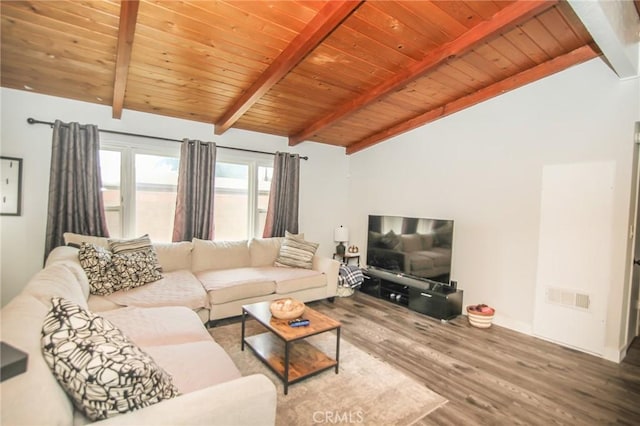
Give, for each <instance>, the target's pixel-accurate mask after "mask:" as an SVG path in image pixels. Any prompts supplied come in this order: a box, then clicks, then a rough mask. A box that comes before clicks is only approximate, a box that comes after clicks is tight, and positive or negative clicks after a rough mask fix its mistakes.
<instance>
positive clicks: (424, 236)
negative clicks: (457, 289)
mask: <svg viewBox="0 0 640 426" xmlns="http://www.w3.org/2000/svg"><path fill="white" fill-rule="evenodd" d="M452 249H453V220H442V219H427V218H415V217H401V216H375V215H369V228H368V234H367V267H369V268H374V269H379V270H382V271H385V272H391V273H394V274H397V275H402V276H406V277H409V278H416V279H420V280H425V281H432V282H436V283H442V284H447V285H448V284H449V282H450V280H451V257H452Z"/></svg>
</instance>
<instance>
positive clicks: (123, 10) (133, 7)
mask: <svg viewBox="0 0 640 426" xmlns="http://www.w3.org/2000/svg"><path fill="white" fill-rule="evenodd" d="M138 6H139V2H138V0H124V1H122V2H121V3H120V23H119V27H118V48H117V51H116V72H115V79H114V82H113V107H112V109H113V118H117V119H120V117H122V108H123V107H124V94H125V92H126V90H127V77H128V75H129V63H130V62H131V48H132V47H133V36H134V34H135V32H136V21H137V20H138Z"/></svg>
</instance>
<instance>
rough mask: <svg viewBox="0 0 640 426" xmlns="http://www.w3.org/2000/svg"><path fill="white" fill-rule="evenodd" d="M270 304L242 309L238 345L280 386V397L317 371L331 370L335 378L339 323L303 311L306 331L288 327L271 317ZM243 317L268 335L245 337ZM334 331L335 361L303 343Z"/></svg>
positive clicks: (309, 344) (302, 328)
mask: <svg viewBox="0 0 640 426" xmlns="http://www.w3.org/2000/svg"><path fill="white" fill-rule="evenodd" d="M270 305H271V302H260V303H253V304H251V305H244V306H242V342H241V347H242V350H243V351H244V345H245V344H246V345H247V346H249V347H250V348H251V350H252V351H253V352H254V353H255V354H256V356H257V357H258V358H259V359H260V360H261V361H262V362H264V363H265V364H266V365H267V367H269V368H270V369H271V370H272V371H273V372H274V373H275V374H276V375H277V376H278V377H279V378H280V380H282V383H284V394H285V395H286V394H287V393H288V391H289V385H291V384H293V383H296V382H299V381H300V380H303V379H305V378H307V377H310V376H312V375H314V374H317V373H320V372H321V371H325V370H328V369H330V368H335V371H336V374H338V365H339V361H340V327H341V324H340V322H338V321H336V320H334V319H331V318H329V317H328V316H326V315H324V314H321V313H320V312H318V311H316V310H314V309H311V308H309V307H308V306H307V307H306V308H305V310H304V313H303V314H302V318H305V319H308V320H309V325H308V326H306V327H291V326H290V325H289V322H288V320H280V319H277V318H274V317H272V316H271V311H270V310H269V306H270ZM247 316H249V317H251V318H254V319H255V320H256V321H258V322H259V323H260V324H261V325H262V326H264V327H265V328H266V329H267V330H268V331H267V332H265V333H262V334H256V335H254V336H245V321H246V318H247ZM331 330H336V353H335V359H334V358H331V357H330V356H329V355H327V354H325V353H324V352H322V351H321V350H320V349H318V348H316V347H315V346H313V345H312V344H311V343H309V342H307V341H305V340H304V339H306V338H307V337H310V336H314V335H316V334H320V333H324V332H327V331H331Z"/></svg>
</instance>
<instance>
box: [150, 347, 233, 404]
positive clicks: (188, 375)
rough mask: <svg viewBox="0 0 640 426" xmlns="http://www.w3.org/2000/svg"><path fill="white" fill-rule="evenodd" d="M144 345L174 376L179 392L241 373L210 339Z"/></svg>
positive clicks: (221, 381)
mask: <svg viewBox="0 0 640 426" xmlns="http://www.w3.org/2000/svg"><path fill="white" fill-rule="evenodd" d="M238 338H240V337H239V336H238ZM144 349H145V351H147V352H148V353H149V355H151V356H152V357H153V359H155V360H156V361H157V363H158V364H160V365H162V367H163V368H164V369H165V370H166V371H167V372H168V373H169V374H171V375H172V376H173V383H174V384H175V385H176V387H177V388H178V389H179V390H180V392H181V393H189V392H193V391H196V390H198V389H203V388H206V387H208V386H212V385H216V384H218V383H223V382H228V381H230V380H234V379H238V378H240V377H242V375H241V374H240V372H239V371H238V368H237V367H236V365H235V364H234V363H233V361H232V360H231V358H230V357H229V355H227V353H226V352H225V351H224V349H222V347H221V346H220V345H218V344H217V343H216V342H215V341H214V340H213V339H209V340H208V341H199V342H188V343H182V344H177V345H162V346H146V347H145V348H144ZM211 403H212V404H213V403H215V401H211Z"/></svg>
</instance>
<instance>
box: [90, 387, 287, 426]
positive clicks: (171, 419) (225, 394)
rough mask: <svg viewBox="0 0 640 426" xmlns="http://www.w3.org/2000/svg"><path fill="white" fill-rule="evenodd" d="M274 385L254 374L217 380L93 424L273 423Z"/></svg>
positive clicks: (249, 424)
mask: <svg viewBox="0 0 640 426" xmlns="http://www.w3.org/2000/svg"><path fill="white" fill-rule="evenodd" d="M276 406H277V396H276V387H275V385H274V384H273V383H272V382H271V381H270V380H269V379H268V378H267V377H266V376H264V375H262V374H254V375H251V376H246V377H241V378H239V379H236V380H232V381H230V382H225V383H220V384H218V385H215V386H210V387H208V388H205V389H200V390H198V391H195V392H190V393H187V394H184V395H180V396H178V397H176V398H172V399H169V400H166V401H162V402H160V403H158V404H155V405H151V406H149V407H145V408H143V409H140V410H136V411H133V412H131V413H127V414H122V415H119V416H115V417H111V418H109V419H107V420H103V421H100V422H96V423H92V424H93V425H100V426H108V425H225V426H226V425H229V426H231V425H248V426H253V425H273V424H275V421H276Z"/></svg>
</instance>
